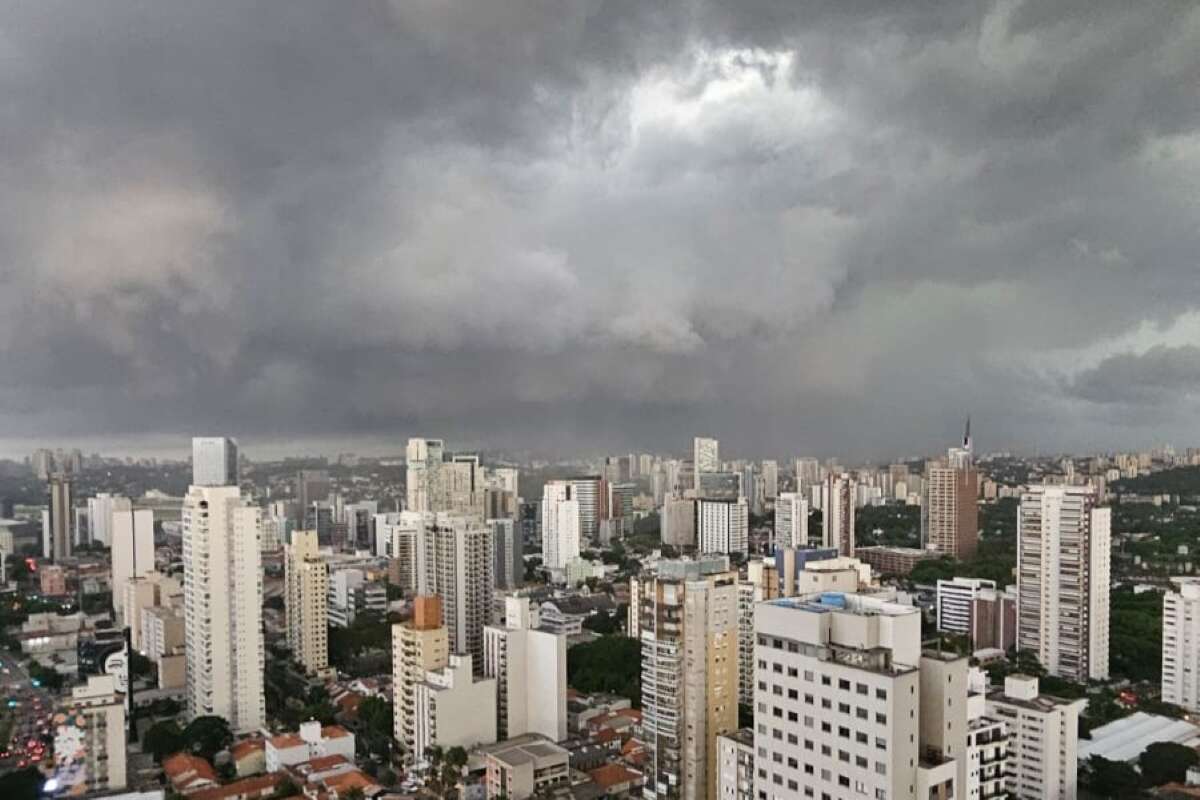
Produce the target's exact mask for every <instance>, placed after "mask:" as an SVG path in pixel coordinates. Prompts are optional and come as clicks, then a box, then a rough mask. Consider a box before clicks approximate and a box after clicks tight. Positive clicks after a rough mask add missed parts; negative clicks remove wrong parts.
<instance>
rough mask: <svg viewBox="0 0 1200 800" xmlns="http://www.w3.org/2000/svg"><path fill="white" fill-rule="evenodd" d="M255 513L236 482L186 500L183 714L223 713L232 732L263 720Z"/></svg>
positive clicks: (196, 489) (194, 490)
mask: <svg viewBox="0 0 1200 800" xmlns="http://www.w3.org/2000/svg"><path fill="white" fill-rule="evenodd" d="M260 514H261V510H260V509H258V508H257V507H255V506H253V505H252V504H251V503H250V502H249V500H247V499H245V498H243V497H242V496H241V493H240V491H239V490H238V487H236V486H192V487H191V488H190V489H189V490H188V493H187V495H186V496H185V497H184V499H183V510H182V517H181V522H182V529H183V596H184V609H185V614H184V616H185V619H186V640H187V645H186V647H187V650H186V652H187V690H186V698H187V713H188V718H189V719H194V718H196V717H199V716H204V715H208V714H213V715H216V716H220V717H224V718H225V719H226V720H227V721H228V722H229V725H230V727H231V728H232V729H233V730H234V731H237V732H249V731H257V730H258V729H260V728H261V727H262V726H263V725H264V724H265V723H266V703H265V699H264V696H263V664H264V652H263V627H262V626H263V621H262V605H263V583H262V581H263V575H262V561H261V555H260V552H259V542H258V537H259V530H258V526H259V519H260Z"/></svg>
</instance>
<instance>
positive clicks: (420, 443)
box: [404, 439, 446, 511]
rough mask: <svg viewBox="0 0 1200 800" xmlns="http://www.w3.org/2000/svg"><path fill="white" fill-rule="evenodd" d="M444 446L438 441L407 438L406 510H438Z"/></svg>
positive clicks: (444, 444)
mask: <svg viewBox="0 0 1200 800" xmlns="http://www.w3.org/2000/svg"><path fill="white" fill-rule="evenodd" d="M445 452H446V443H445V442H443V441H442V440H441V439H409V440H408V451H407V458H406V461H407V468H406V472H405V479H404V486H405V493H406V500H407V502H406V503H405V506H406V508H407V509H408V510H409V511H437V510H438V505H437V498H438V496H439V495H440V494H441V481H440V475H439V473H440V471H441V467H442V461H443V459H444V458H445Z"/></svg>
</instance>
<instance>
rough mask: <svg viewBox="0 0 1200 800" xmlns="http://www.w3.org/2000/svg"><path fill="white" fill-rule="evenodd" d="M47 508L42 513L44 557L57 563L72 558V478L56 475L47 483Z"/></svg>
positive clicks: (65, 475)
mask: <svg viewBox="0 0 1200 800" xmlns="http://www.w3.org/2000/svg"><path fill="white" fill-rule="evenodd" d="M46 491H47V498H46V508H45V510H44V511H42V555H43V556H44V557H45V558H49V559H51V560H53V561H55V562H59V561H62V560H63V559H65V558H70V557H71V553H72V550H73V548H72V537H71V476H70V475H67V474H65V473H61V472H60V473H56V474H53V475H51V476H50V477H49V480H48V481H47V483H46Z"/></svg>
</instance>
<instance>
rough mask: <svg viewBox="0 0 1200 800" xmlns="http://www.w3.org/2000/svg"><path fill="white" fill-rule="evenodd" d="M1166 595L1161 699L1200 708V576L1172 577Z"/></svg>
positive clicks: (1195, 708) (1190, 707) (1193, 709)
mask: <svg viewBox="0 0 1200 800" xmlns="http://www.w3.org/2000/svg"><path fill="white" fill-rule="evenodd" d="M1171 581H1172V583H1174V584H1175V589H1174V590H1172V591H1169V592H1167V593H1166V594H1165V595H1164V596H1163V621H1162V699H1163V701H1164V702H1167V703H1172V704H1174V705H1177V706H1180V707H1182V708H1186V709H1187V710H1189V711H1193V712H1195V711H1200V670H1197V668H1196V665H1197V664H1200V578H1172V579H1171Z"/></svg>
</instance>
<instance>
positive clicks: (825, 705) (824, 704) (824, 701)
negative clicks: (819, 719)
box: [821, 697, 833, 708]
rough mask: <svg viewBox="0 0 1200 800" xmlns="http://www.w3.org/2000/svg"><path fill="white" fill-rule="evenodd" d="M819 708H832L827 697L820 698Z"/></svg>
mask: <svg viewBox="0 0 1200 800" xmlns="http://www.w3.org/2000/svg"><path fill="white" fill-rule="evenodd" d="M821 708H833V703H832V702H830V700H829V698H828V697H822V698H821Z"/></svg>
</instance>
